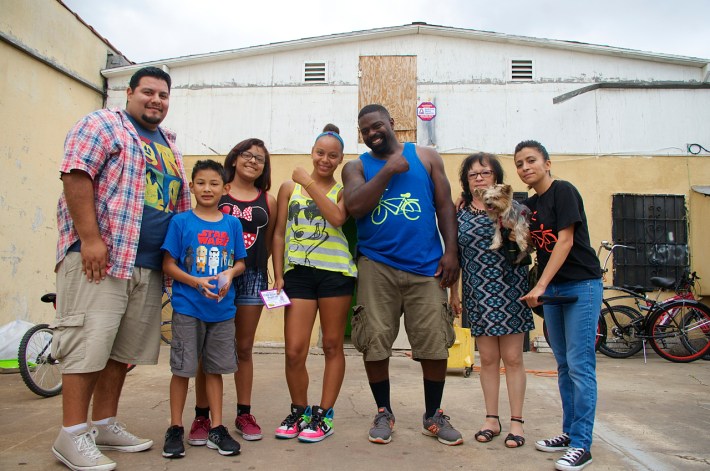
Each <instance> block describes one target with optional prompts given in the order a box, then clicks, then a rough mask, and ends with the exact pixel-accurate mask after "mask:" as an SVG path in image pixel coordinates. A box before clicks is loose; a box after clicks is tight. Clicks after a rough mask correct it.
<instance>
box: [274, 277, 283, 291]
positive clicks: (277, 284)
mask: <svg viewBox="0 0 710 471" xmlns="http://www.w3.org/2000/svg"><path fill="white" fill-rule="evenodd" d="M272 289H275V290H276V292H277V293H281V290H282V289H284V279H283V278H279V277H274V286H272Z"/></svg>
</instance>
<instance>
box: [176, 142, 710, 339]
mask: <svg viewBox="0 0 710 471" xmlns="http://www.w3.org/2000/svg"><path fill="white" fill-rule="evenodd" d="M235 144H236V141H235ZM465 157H466V155H452V154H447V155H445V156H443V158H444V163H445V168H446V174H447V176H448V178H449V181H450V183H451V193H452V198H453V199H455V198H456V197H457V196H458V195H459V194H460V192H461V186H460V184H459V181H458V180H459V178H458V172H459V167H460V165H461V162H462V161H463V159H464V158H465ZM500 157H501V163H502V165H503V170H504V171H505V174H506V178H505V180H506V183H510V184H511V185H512V186H513V188H514V190H515V191H526V189H527V188H526V186H525V185H524V184H523V183H522V182H521V181H520V179H519V178H518V176H517V173H516V172H515V165H514V163H513V158H512V156H511V155H501V156H500ZM201 158H211V159H213V160H217V161H219V162H224V156H216V155H213V156H208V155H207V156H188V157H186V159H185V160H186V162H185V165H186V167H187V168H188V175H189V173H190V169H191V168H192V165H194V162H195V161H196V160H198V159H201ZM355 158H357V156H355V155H347V156H346V158H345V160H346V161H348V160H352V159H355ZM296 166H302V167H304V168H305V169H307V170H309V171H310V170H311V168H312V166H311V161H310V156H303V155H274V156H272V189H271V193H272V194H273V195H274V197H276V195H277V193H278V189H279V186H280V185H281V183H282V182H284V181H286V180H288V179H290V178H291V172H292V171H293V169H294V168H295V167H296ZM340 169H342V165H341V167H340ZM340 169H339V170H338V172H337V174H336V178H337V179H338V180H339V181H342V180H341V178H340ZM552 173H553V175H554V176H555V177H556V178H559V179H563V180H568V181H570V182H571V183H572V184H574V185H575V186H576V187H577V189H578V190H579V191H580V193H581V194H582V197H583V198H584V205H585V210H586V213H587V219H588V222H589V231H590V238H591V244H592V247H593V248H594V249H595V250H596V249H597V248H598V247H599V243H600V242H601V241H602V240H611V226H612V219H611V200H612V195H613V194H615V193H638V194H674V195H684V196H685V197H686V204H687V207H688V220H689V225H690V232H689V238H690V244H689V245H690V247H689V250H690V255H691V268H692V269H693V270H695V271H697V272H698V274H699V275H700V277H701V278H704V277H705V276H707V277H708V280H710V251H708V248H707V247H708V244H707V236H705V235H704V234H707V233H708V231H709V230H710V197H706V196H703V195H700V194H698V193H696V192H694V191H692V190H691V189H690V188H691V186H692V185H706V184H708V183H710V160H708V159H707V157H700V156H688V157H678V156H673V157H661V156H655V157H649V156H623V157H620V156H590V155H578V156H552ZM610 263H611V262H610ZM610 266H611V265H610ZM610 283H611V279H610V280H609V281H607V284H610ZM701 283H702V281H701ZM707 283H708V286H709V287H710V281H708V282H707ZM705 291H707V288H706V289H705ZM699 293H700V294H702V286H700V290H699ZM535 321H536V324H537V328H536V330H535V331H534V332H533V333H532V334H531V338H533V337H536V336H542V322H541V319H540V318H539V317H537V316H535ZM318 328H319V323H318V320H316V325H315V327H314V330H313V333H312V336H311V344H312V345H315V344H316V342H317V340H318ZM256 341H257V342H258V343H260V344H262V345H263V344H282V343H283V310H282V309H274V310H271V311H269V310H266V309H264V312H263V314H262V317H261V321H260V322H259V327H258V330H257V335H256Z"/></svg>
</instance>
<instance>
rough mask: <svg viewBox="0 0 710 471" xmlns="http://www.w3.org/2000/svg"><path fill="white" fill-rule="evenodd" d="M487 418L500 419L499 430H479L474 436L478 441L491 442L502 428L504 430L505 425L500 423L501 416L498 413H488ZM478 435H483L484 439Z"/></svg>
mask: <svg viewBox="0 0 710 471" xmlns="http://www.w3.org/2000/svg"><path fill="white" fill-rule="evenodd" d="M486 418H487V419H496V420H497V421H498V431H497V432H494V431H493V430H491V429H483V430H479V431H478V432H476V435H474V436H473V438H475V439H476V441H477V442H478V443H488V442H490V441H491V440H493V438H494V437H497V436H498V435H500V432H501V430H503V426H502V425H501V424H500V418H499V417H498V416H497V415H486ZM478 437H483V438H484V440H479V439H478Z"/></svg>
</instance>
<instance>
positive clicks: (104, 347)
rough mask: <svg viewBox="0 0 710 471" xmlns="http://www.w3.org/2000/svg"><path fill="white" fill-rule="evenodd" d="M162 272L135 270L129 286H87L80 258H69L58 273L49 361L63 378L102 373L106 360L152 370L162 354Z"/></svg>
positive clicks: (109, 282)
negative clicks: (54, 361) (56, 365)
mask: <svg viewBox="0 0 710 471" xmlns="http://www.w3.org/2000/svg"><path fill="white" fill-rule="evenodd" d="M162 283H163V276H162V272H160V271H157V270H151V269H149V268H140V267H135V269H134V270H133V277H132V278H131V279H129V280H123V279H120V278H114V277H111V276H107V277H106V279H105V280H103V281H101V283H99V284H96V283H89V282H88V281H87V280H86V276H85V275H84V274H83V273H82V272H81V254H80V253H79V252H69V253H67V255H66V257H65V258H64V260H62V262H61V263H60V264H59V269H58V271H57V315H56V319H55V321H54V323H53V327H54V336H53V340H52V356H54V357H55V358H57V359H58V360H59V366H60V369H61V371H62V373H91V372H94V371H101V370H103V369H104V367H105V366H106V362H107V361H108V359H109V358H110V359H112V360H116V361H119V362H121V363H132V364H135V365H155V364H157V363H158V353H159V351H160V320H161V319H160V315H161V301H162Z"/></svg>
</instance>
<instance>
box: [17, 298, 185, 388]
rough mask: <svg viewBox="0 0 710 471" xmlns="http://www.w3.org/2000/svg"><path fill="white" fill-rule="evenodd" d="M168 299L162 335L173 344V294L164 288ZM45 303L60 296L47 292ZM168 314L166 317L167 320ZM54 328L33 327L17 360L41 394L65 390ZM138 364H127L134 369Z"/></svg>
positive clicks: (27, 381) (23, 374)
mask: <svg viewBox="0 0 710 471" xmlns="http://www.w3.org/2000/svg"><path fill="white" fill-rule="evenodd" d="M163 293H164V294H165V297H166V299H165V301H163V304H162V318H163V320H161V323H160V338H161V340H162V341H163V342H165V343H166V344H168V345H170V342H171V340H172V334H171V326H172V304H171V301H172V297H171V295H170V292H169V291H168V290H166V289H165V288H163ZM40 299H41V300H42V302H45V303H51V304H52V305H53V306H54V308H55V309H56V308H57V295H56V294H55V293H47V294H45V295H44V296H42V297H41V298H40ZM166 314H167V319H165V317H166ZM52 337H53V331H52V328H50V327H49V324H37V325H35V326H33V327H31V328H30V329H29V330H28V331H27V332H25V334H24V335H23V336H22V339H21V340H20V347H19V348H18V351H17V362H18V365H19V369H20V376H21V377H22V381H23V382H24V383H25V385H26V386H27V387H28V388H29V390H30V391H32V392H33V393H35V394H37V395H39V396H42V397H52V396H56V395H57V394H59V393H61V392H62V374H61V371H60V370H59V361H58V360H57V359H56V358H54V357H53V356H52ZM135 367H136V365H132V364H129V365H127V371H131V370H132V369H133V368H135Z"/></svg>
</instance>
